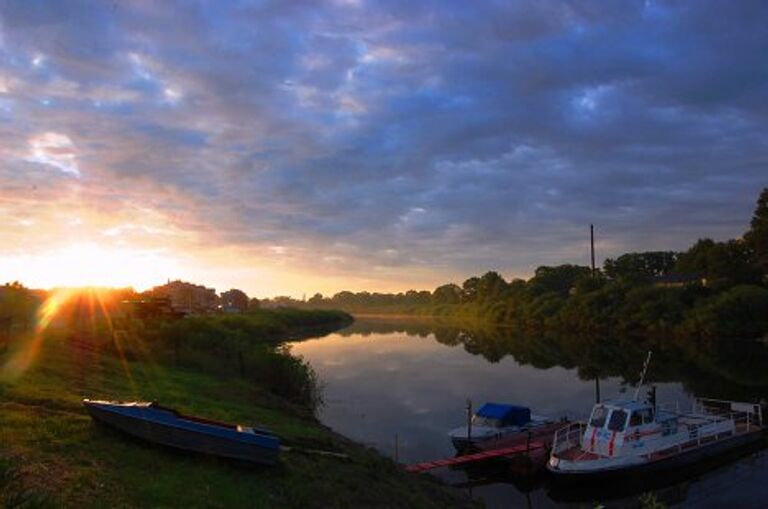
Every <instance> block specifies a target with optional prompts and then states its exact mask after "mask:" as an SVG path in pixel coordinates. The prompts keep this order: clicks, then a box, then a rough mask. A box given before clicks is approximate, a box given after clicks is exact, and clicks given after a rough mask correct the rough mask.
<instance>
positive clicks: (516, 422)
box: [477, 403, 531, 426]
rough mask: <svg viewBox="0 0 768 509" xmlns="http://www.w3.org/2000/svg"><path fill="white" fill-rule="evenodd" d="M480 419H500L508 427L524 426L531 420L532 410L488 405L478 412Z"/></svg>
mask: <svg viewBox="0 0 768 509" xmlns="http://www.w3.org/2000/svg"><path fill="white" fill-rule="evenodd" d="M477 415H479V416H480V417H487V418H489V419H499V420H500V421H501V422H502V424H504V425H507V426H522V425H523V424H525V423H527V422H529V421H530V420H531V409H530V408H528V407H524V406H517V405H505V404H503V403H486V404H485V405H483V406H482V407H480V410H478V411H477Z"/></svg>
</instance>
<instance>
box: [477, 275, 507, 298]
mask: <svg viewBox="0 0 768 509" xmlns="http://www.w3.org/2000/svg"><path fill="white" fill-rule="evenodd" d="M508 288H509V285H508V284H507V282H506V281H504V278H503V277H501V276H500V275H499V273H498V272H494V271H489V272H486V273H485V274H483V275H482V276H481V277H480V279H478V281H477V300H478V301H480V302H485V301H493V300H498V299H500V298H501V297H503V296H504V294H505V293H506V292H507V289H508Z"/></svg>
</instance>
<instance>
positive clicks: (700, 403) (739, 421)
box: [694, 398, 764, 430]
mask: <svg viewBox="0 0 768 509" xmlns="http://www.w3.org/2000/svg"><path fill="white" fill-rule="evenodd" d="M762 410H763V409H762V406H761V405H760V404H759V403H743V402H739V401H729V400H723V399H711V398H697V399H696V400H695V401H694V413H700V414H704V415H712V416H715V417H720V418H724V419H731V420H733V421H734V424H736V425H737V426H739V425H740V426H741V427H742V428H743V427H746V428H747V430H750V428H752V427H757V428H762V427H763V425H764V421H763V411H762Z"/></svg>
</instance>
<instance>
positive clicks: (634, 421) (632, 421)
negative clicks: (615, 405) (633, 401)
mask: <svg viewBox="0 0 768 509" xmlns="http://www.w3.org/2000/svg"><path fill="white" fill-rule="evenodd" d="M642 423H643V414H641V413H640V412H639V411H634V412H632V417H630V418H629V425H630V426H640V425H641V424H642Z"/></svg>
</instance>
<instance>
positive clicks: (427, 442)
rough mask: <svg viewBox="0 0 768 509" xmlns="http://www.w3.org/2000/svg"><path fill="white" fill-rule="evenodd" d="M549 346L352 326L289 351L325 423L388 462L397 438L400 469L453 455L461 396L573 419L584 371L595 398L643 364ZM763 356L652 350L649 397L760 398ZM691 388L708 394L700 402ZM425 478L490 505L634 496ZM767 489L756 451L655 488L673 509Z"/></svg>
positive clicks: (460, 332) (421, 327)
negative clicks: (305, 364) (319, 386)
mask: <svg viewBox="0 0 768 509" xmlns="http://www.w3.org/2000/svg"><path fill="white" fill-rule="evenodd" d="M558 341H564V340H554V341H552V340H537V339H535V338H533V339H531V338H519V337H515V336H513V335H512V334H511V333H510V332H507V331H499V330H496V331H473V330H471V329H462V328H458V327H453V326H446V325H442V324H436V323H424V322H398V321H391V320H358V321H357V322H356V323H355V324H354V325H352V326H351V327H349V328H347V329H345V330H343V331H340V332H338V333H335V334H330V335H328V336H326V337H323V338H320V339H313V340H307V341H303V342H298V343H294V344H293V345H292V350H293V352H294V353H296V354H299V355H301V356H303V357H304V358H305V359H307V360H308V361H309V362H310V363H311V364H312V366H313V367H314V368H315V370H316V371H317V372H318V374H319V376H320V378H321V381H322V383H323V385H324V395H325V402H326V404H325V407H324V409H323V410H322V413H321V420H322V421H323V422H324V423H325V424H327V425H328V426H330V427H331V428H333V429H334V430H336V431H338V432H340V433H342V434H344V435H346V436H348V437H350V438H352V439H354V440H356V441H358V442H361V443H365V444H368V445H370V446H372V447H375V448H376V449H378V450H379V451H381V452H382V453H384V454H386V455H389V456H391V457H394V456H395V454H396V451H395V449H396V447H395V443H396V440H397V443H398V447H397V455H398V459H399V461H400V462H402V463H416V462H420V461H426V460H431V459H436V458H443V457H449V456H452V455H453V454H454V451H453V447H452V446H451V443H450V440H449V439H448V437H447V436H446V432H447V431H448V430H449V429H450V428H452V427H456V426H459V425H462V424H463V423H464V422H465V419H466V414H465V405H466V400H467V399H468V398H469V399H471V400H472V402H473V404H474V405H475V408H477V407H478V406H479V405H481V404H482V403H484V402H486V401H497V402H508V403H518V404H523V405H528V406H530V407H531V409H532V411H533V412H535V413H538V414H543V415H549V416H560V415H568V416H571V417H577V418H583V417H585V416H586V415H587V414H588V413H589V410H590V408H591V406H592V404H593V402H594V400H595V385H596V384H595V381H594V379H593V374H594V373H596V372H599V373H601V380H600V390H601V395H602V397H603V398H604V399H606V398H615V397H620V396H622V393H623V392H626V391H629V393H630V395H631V393H632V392H633V391H634V389H633V387H632V386H631V385H629V382H632V381H634V379H635V378H636V376H637V373H638V372H639V365H641V364H642V361H643V355H642V352H643V351H644V350H643V349H642V348H643V347H642V346H638V347H637V348H636V350H637V351H631V352H629V351H627V350H629V349H631V348H625V347H617V348H616V349H615V351H614V352H613V354H605V353H603V354H601V355H596V354H585V353H584V352H587V351H592V352H594V351H595V349H594V348H593V347H594V345H592V348H591V350H590V345H581V346H580V348H579V349H578V350H574V352H571V353H568V352H566V351H565V350H566V348H564V347H562V345H568V344H571V342H565V343H559V342H558ZM558 345H560V348H559V347H558ZM764 348H765V347H764V346H761V347H760V351H759V352H757V354H756V353H755V352H754V351H752V352H747V353H744V352H733V351H729V352H727V353H723V352H717V355H718V356H721V357H726V358H727V362H725V363H724V364H723V365H719V364H717V363H713V362H711V361H712V359H710V358H708V357H706V356H703V357H702V354H701V353H700V352H698V351H697V352H695V353H694V354H691V353H680V352H675V353H673V354H671V355H670V354H667V355H665V354H657V360H656V363H655V364H654V363H652V365H651V370H650V371H651V372H650V375H651V376H652V378H655V379H656V381H657V383H656V385H657V387H658V399H659V401H660V402H671V401H679V402H680V404H681V407H685V405H690V401H691V397H692V396H693V394H692V392H693V393H696V394H695V395H699V396H713V397H714V396H717V397H726V396H728V397H736V396H741V397H747V396H749V397H759V396H761V395H764V394H765V392H764V391H765V390H766V387H767V386H768V384H766V383H765V382H766V380H765V379H764V378H763V377H762V376H760V375H759V374H755V375H754V376H751V377H750V374H751V372H752V371H753V370H754V371H755V373H762V371H764V369H762V367H761V366H760V362H761V361H762V360H763V358H761V357H760V356H761V355H765V354H766V352H764V351H763V349H764ZM713 355H714V354H713ZM756 356H757V359H756V358H755V357H756ZM691 358H693V359H694V360H691ZM756 363H757V366H756V365H755V364H756ZM713 364H714V365H715V366H716V368H715V369H713V370H712V371H713V373H711V374H708V373H707V372H706V367H707V366H710V365H713ZM731 365H733V367H732V368H729V367H728V366H731ZM534 366H537V367H534ZM563 366H566V367H563ZM702 366H704V367H702ZM762 366H766V364H762ZM623 371H626V372H627V373H626V374H624V373H623ZM654 371H656V372H657V374H656V375H654ZM731 371H734V373H731ZM670 373H671V374H670ZM675 373H679V375H676V374H675ZM676 377H677V379H676ZM710 387H711V388H712V389H709V388H710ZM698 388H707V390H714V391H715V392H716V393H711V392H710V393H707V394H701V393H698V392H697V390H698ZM396 437H397V438H396ZM435 474H436V475H438V476H440V477H441V478H443V479H444V480H445V481H447V482H449V483H455V484H460V485H462V486H463V487H464V488H465V489H467V490H468V491H470V493H471V495H472V496H473V497H475V498H479V499H482V500H484V501H485V503H486V505H487V506H488V507H537V508H539V507H540V508H545V507H555V506H557V507H563V506H566V507H568V506H570V507H592V505H591V504H590V500H600V501H601V502H603V503H604V504H605V505H606V507H636V506H637V503H636V499H637V495H634V494H631V493H630V494H629V495H626V496H621V497H619V498H613V499H612V500H606V499H605V497H604V496H601V494H599V493H579V494H574V493H565V494H563V493H558V492H557V490H556V489H555V488H553V487H552V486H551V485H550V484H549V482H548V481H547V480H546V479H538V480H532V481H530V480H528V481H525V480H520V479H515V478H510V477H509V476H508V475H507V474H505V473H504V472H503V471H502V472H495V473H494V472H488V471H483V470H481V471H480V472H475V473H473V474H472V480H471V481H470V479H469V478H468V476H467V474H466V473H464V472H463V471H461V470H448V469H441V470H436V471H435ZM766 481H768V460H767V459H766V456H765V454H764V453H763V452H758V453H753V454H750V455H748V456H746V457H743V458H741V459H737V460H736V461H732V462H730V463H726V464H724V465H723V466H721V467H719V468H717V469H715V470H712V471H709V472H705V473H703V474H702V473H697V474H696V475H695V476H694V477H692V478H690V479H683V480H682V482H677V483H676V484H673V485H671V486H664V487H663V488H658V487H656V488H657V489H654V490H653V491H655V493H656V494H657V496H658V498H659V499H661V500H663V501H665V502H666V503H667V504H669V505H671V506H674V507H713V508H714V507H724V506H727V505H730V506H731V507H766V506H768V482H766ZM644 489H645V488H644ZM648 489H651V487H648ZM573 498H575V499H576V501H573ZM564 499H565V500H564Z"/></svg>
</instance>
